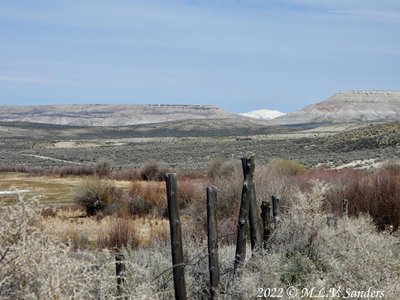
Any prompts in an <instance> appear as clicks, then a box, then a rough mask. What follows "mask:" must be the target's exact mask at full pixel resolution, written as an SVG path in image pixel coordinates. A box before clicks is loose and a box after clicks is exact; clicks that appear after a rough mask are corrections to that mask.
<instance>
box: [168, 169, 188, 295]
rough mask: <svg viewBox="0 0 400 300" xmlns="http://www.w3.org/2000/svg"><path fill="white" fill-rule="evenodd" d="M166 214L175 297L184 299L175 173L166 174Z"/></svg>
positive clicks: (182, 258)
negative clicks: (167, 216)
mask: <svg viewBox="0 0 400 300" xmlns="http://www.w3.org/2000/svg"><path fill="white" fill-rule="evenodd" d="M165 178H166V184H167V199H168V215H169V224H170V230H171V251H172V267H173V275H174V289H175V299H177V300H183V299H186V284H185V264H184V257H183V245H182V230H181V221H180V218H179V207H178V197H177V183H176V174H175V173H168V174H166V177H165Z"/></svg>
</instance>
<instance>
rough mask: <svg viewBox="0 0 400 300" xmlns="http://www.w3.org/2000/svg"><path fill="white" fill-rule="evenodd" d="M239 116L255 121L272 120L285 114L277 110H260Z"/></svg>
mask: <svg viewBox="0 0 400 300" xmlns="http://www.w3.org/2000/svg"><path fill="white" fill-rule="evenodd" d="M239 115H241V116H245V117H250V118H255V119H263V120H272V119H275V118H277V117H280V116H283V115H286V114H285V113H283V112H280V111H278V110H268V109H260V110H253V111H250V112H247V113H241V114H239Z"/></svg>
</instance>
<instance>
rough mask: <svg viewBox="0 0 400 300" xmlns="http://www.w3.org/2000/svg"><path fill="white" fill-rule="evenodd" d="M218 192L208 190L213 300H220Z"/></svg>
mask: <svg viewBox="0 0 400 300" xmlns="http://www.w3.org/2000/svg"><path fill="white" fill-rule="evenodd" d="M216 205H217V190H216V189H215V188H214V187H208V188H207V229H208V230H207V231H208V265H209V271H210V295H211V299H218V286H219V261H218V223H217V209H216Z"/></svg>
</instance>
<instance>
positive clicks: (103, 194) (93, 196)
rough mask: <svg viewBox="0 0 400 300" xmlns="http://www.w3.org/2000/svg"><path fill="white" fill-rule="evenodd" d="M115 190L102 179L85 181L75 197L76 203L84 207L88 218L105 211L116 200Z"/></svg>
mask: <svg viewBox="0 0 400 300" xmlns="http://www.w3.org/2000/svg"><path fill="white" fill-rule="evenodd" d="M115 192H116V191H115V188H114V187H113V186H112V185H111V184H110V183H109V182H107V181H104V180H101V179H88V180H85V181H84V182H83V183H82V184H81V186H79V188H78V190H77V191H76V192H75V195H74V202H75V203H77V204H79V205H81V206H83V207H84V208H85V210H86V214H87V215H88V216H93V215H95V214H97V213H98V212H99V211H103V210H105V209H106V208H107V206H109V205H110V204H111V203H112V202H113V200H115V198H114V197H113V195H115Z"/></svg>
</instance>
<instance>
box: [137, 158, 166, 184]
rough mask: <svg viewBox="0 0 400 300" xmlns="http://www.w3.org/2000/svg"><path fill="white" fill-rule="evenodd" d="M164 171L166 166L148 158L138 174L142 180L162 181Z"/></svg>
mask: <svg viewBox="0 0 400 300" xmlns="http://www.w3.org/2000/svg"><path fill="white" fill-rule="evenodd" d="M166 173H168V167H166V166H161V165H160V164H159V163H158V162H156V161H155V160H149V161H147V162H146V163H145V164H144V166H143V168H142V171H141V174H140V176H141V179H142V180H158V181H162V180H164V178H165V174H166Z"/></svg>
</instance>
